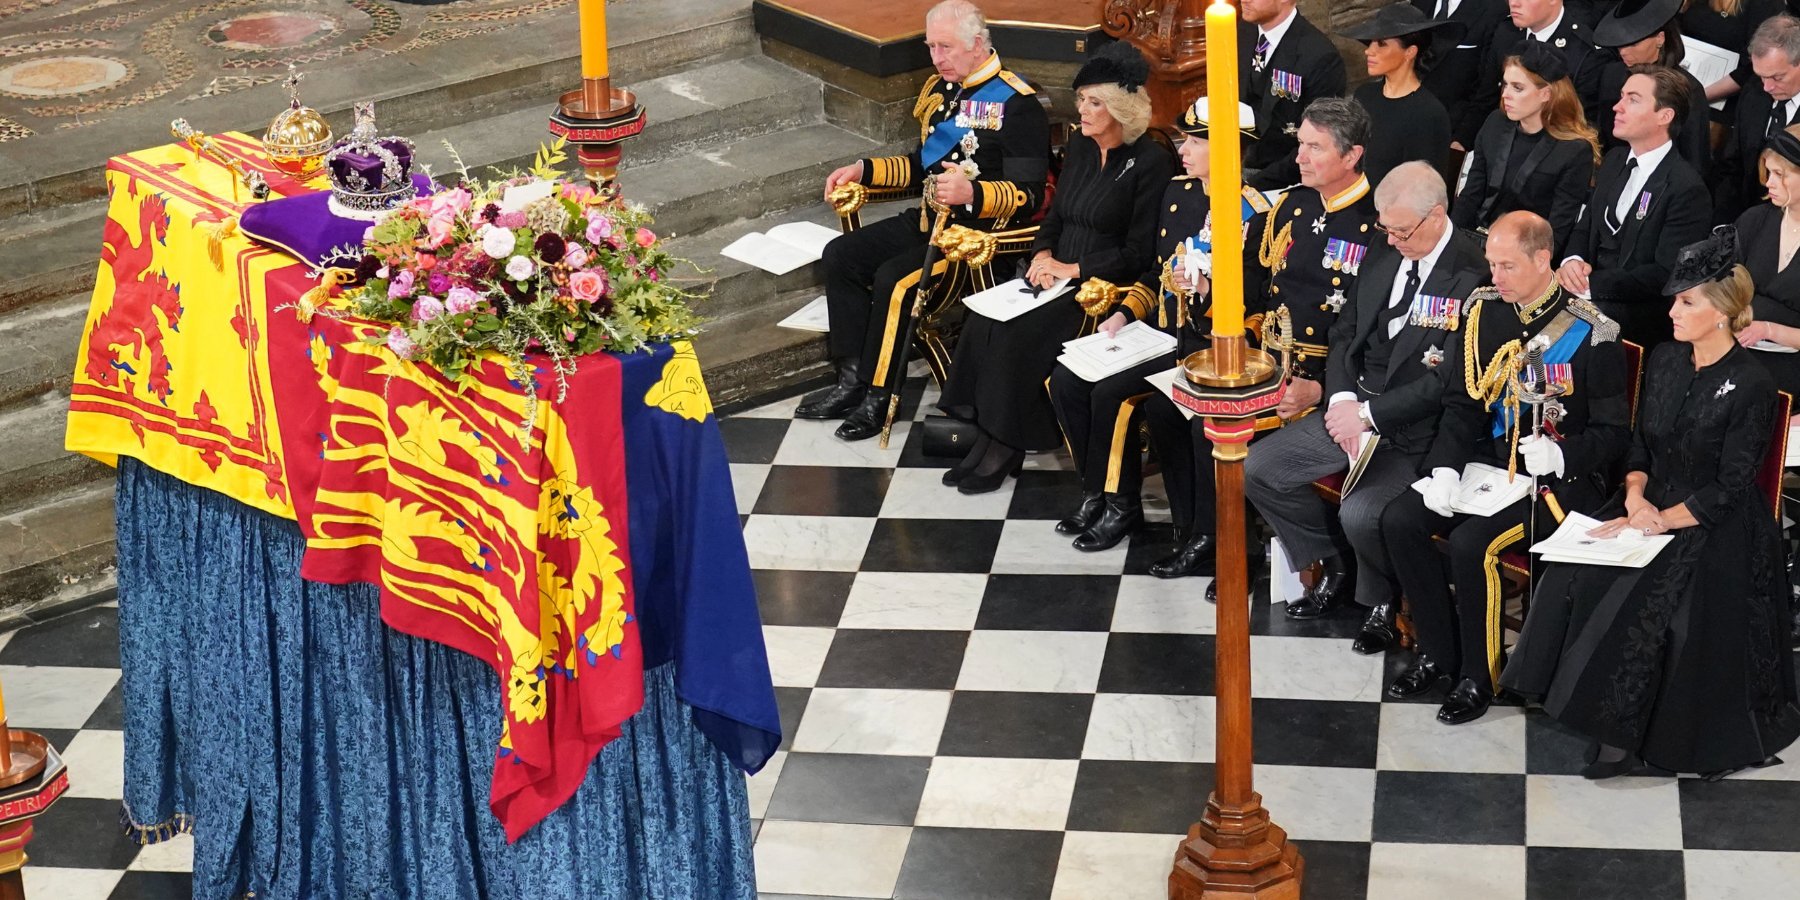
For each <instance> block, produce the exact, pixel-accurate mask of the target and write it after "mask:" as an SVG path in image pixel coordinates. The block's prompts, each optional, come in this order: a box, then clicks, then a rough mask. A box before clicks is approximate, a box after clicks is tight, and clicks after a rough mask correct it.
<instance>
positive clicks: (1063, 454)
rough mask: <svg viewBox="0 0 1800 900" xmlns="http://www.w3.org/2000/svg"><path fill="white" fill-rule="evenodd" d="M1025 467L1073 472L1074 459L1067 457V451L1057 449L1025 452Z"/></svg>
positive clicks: (1047, 470)
mask: <svg viewBox="0 0 1800 900" xmlns="http://www.w3.org/2000/svg"><path fill="white" fill-rule="evenodd" d="M1025 468H1026V469H1030V470H1035V471H1039V472H1073V471H1075V461H1074V460H1073V459H1070V458H1069V451H1067V450H1061V449H1058V450H1053V451H1051V452H1049V453H1030V454H1027V455H1026V456H1025Z"/></svg>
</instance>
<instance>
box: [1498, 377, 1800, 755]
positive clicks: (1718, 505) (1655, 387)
mask: <svg viewBox="0 0 1800 900" xmlns="http://www.w3.org/2000/svg"><path fill="white" fill-rule="evenodd" d="M1692 360H1693V356H1692V347H1691V345H1689V344H1686V343H1681V342H1671V343H1667V344H1663V345H1662V346H1660V347H1657V348H1656V350H1655V351H1654V352H1653V353H1652V354H1651V356H1650V360H1649V364H1648V365H1647V366H1646V369H1647V375H1646V381H1645V387H1644V401H1643V406H1642V408H1641V410H1640V411H1639V416H1638V427H1637V432H1636V435H1635V438H1634V441H1633V445H1632V450H1631V455H1630V457H1629V458H1628V460H1627V470H1628V471H1636V472H1645V473H1648V475H1649V481H1648V483H1647V484H1646V485H1645V487H1644V497H1645V499H1647V500H1649V501H1650V502H1652V503H1654V504H1656V505H1657V507H1658V508H1662V509H1667V508H1668V507H1670V506H1673V505H1675V504H1677V503H1685V504H1686V505H1687V508H1688V511H1689V512H1691V513H1693V515H1694V518H1695V519H1696V520H1697V521H1698V523H1699V524H1698V525H1696V526H1694V527H1690V528H1682V529H1677V530H1675V531H1673V532H1671V534H1673V535H1674V540H1673V541H1672V542H1671V543H1670V544H1669V545H1668V546H1667V547H1665V548H1663V551H1662V552H1661V553H1659V554H1658V555H1657V557H1656V559H1655V560H1654V561H1652V562H1651V563H1650V565H1648V566H1646V567H1644V568H1642V569H1626V568H1616V567H1609V566H1584V565H1567V564H1561V563H1553V564H1551V565H1550V567H1549V568H1548V570H1546V571H1545V573H1544V576H1543V579H1542V581H1541V582H1540V583H1539V586H1538V589H1537V591H1536V592H1535V596H1534V600H1533V604H1532V607H1531V612H1530V614H1529V615H1528V616H1527V617H1526V621H1525V628H1524V631H1523V632H1522V633H1521V634H1520V636H1519V643H1518V646H1517V647H1516V648H1515V649H1514V651H1513V654H1512V660H1511V662H1510V663H1509V664H1508V666H1507V667H1506V670H1505V672H1504V673H1502V675H1501V678H1500V683H1501V685H1502V686H1503V687H1506V688H1508V689H1510V690H1512V691H1514V692H1516V693H1519V694H1522V695H1524V696H1526V697H1529V698H1532V699H1535V700H1539V701H1541V702H1542V703H1543V706H1544V711H1545V712H1547V713H1549V714H1550V715H1551V716H1552V717H1554V718H1556V719H1557V720H1559V721H1561V722H1563V723H1564V724H1566V725H1569V726H1570V727H1572V728H1574V729H1576V730H1578V731H1581V732H1582V733H1584V734H1586V735H1588V736H1589V737H1591V738H1593V739H1594V740H1597V741H1601V742H1603V743H1606V744H1611V745H1613V746H1615V747H1621V748H1624V749H1627V750H1631V751H1635V752H1636V753H1638V754H1639V755H1640V756H1641V757H1642V758H1643V759H1644V761H1646V762H1648V763H1650V764H1651V765H1655V766H1659V767H1661V768H1664V769H1669V770H1671V771H1676V772H1717V771H1722V770H1727V769H1735V768H1739V767H1742V766H1747V765H1753V764H1755V763H1758V762H1761V761H1762V760H1764V759H1766V758H1767V757H1769V756H1771V755H1773V754H1775V753H1776V752H1777V751H1779V750H1781V749H1782V748H1783V747H1785V746H1787V745H1788V743H1790V742H1791V741H1793V740H1794V738H1795V736H1796V735H1800V704H1797V702H1796V694H1795V685H1794V667H1793V663H1792V660H1791V658H1790V654H1791V651H1790V650H1789V647H1788V644H1787V642H1786V637H1787V629H1786V628H1785V627H1784V625H1783V611H1784V610H1785V609H1786V602H1785V591H1786V590H1787V582H1786V579H1785V578H1784V577H1783V567H1782V555H1781V547H1780V537H1779V533H1778V532H1777V530H1776V523H1775V519H1774V516H1773V513H1772V512H1771V511H1770V508H1769V503H1768V500H1767V499H1766V498H1765V497H1764V495H1763V492H1762V491H1761V489H1760V488H1758V487H1757V484H1756V475H1757V472H1758V470H1759V468H1760V463H1761V460H1762V458H1763V454H1764V452H1765V450H1766V449H1767V447H1768V444H1769V439H1770V436H1771V434H1772V428H1773V426H1774V415H1775V410H1774V403H1775V385H1774V383H1773V381H1772V380H1771V379H1770V377H1769V374H1768V372H1767V371H1765V370H1764V369H1763V367H1762V366H1761V365H1759V364H1758V363H1757V361H1756V360H1755V359H1753V358H1751V352H1750V351H1748V350H1743V349H1741V348H1739V347H1738V346H1737V345H1735V344H1733V345H1732V348H1731V350H1730V352H1728V353H1726V354H1725V356H1724V357H1723V358H1722V359H1720V360H1719V361H1718V362H1716V363H1713V364H1712V365H1710V366H1707V367H1706V368H1704V369H1701V370H1700V371H1698V372H1696V371H1695V370H1694V366H1693V361H1692ZM1623 509H1624V494H1623V492H1621V493H1620V494H1618V495H1617V496H1615V497H1614V499H1613V501H1612V503H1611V504H1609V506H1608V507H1607V508H1605V509H1603V510H1602V511H1601V512H1600V513H1599V514H1597V515H1596V518H1599V519H1603V520H1604V519H1607V518H1611V517H1613V516H1618V515H1623Z"/></svg>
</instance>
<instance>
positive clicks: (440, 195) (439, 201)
mask: <svg viewBox="0 0 1800 900" xmlns="http://www.w3.org/2000/svg"><path fill="white" fill-rule="evenodd" d="M474 199H475V197H474V195H472V194H470V193H469V192H468V190H467V189H465V188H460V187H459V188H454V189H452V190H448V191H439V192H437V193H435V194H433V195H431V207H430V209H431V217H432V218H434V219H436V218H445V219H448V218H452V217H454V216H460V215H462V214H463V213H465V212H468V211H469V204H470V203H471V202H473V201H474Z"/></svg>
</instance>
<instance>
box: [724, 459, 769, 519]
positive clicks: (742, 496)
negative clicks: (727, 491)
mask: <svg viewBox="0 0 1800 900" xmlns="http://www.w3.org/2000/svg"><path fill="white" fill-rule="evenodd" d="M768 480H769V467H768V466H765V465H762V464H760V463H732V464H731V492H732V493H733V494H735V495H736V496H737V511H738V512H739V513H740V514H744V515H748V514H749V513H750V511H751V510H753V509H755V508H756V498H757V497H760V496H762V489H763V482H765V481H768Z"/></svg>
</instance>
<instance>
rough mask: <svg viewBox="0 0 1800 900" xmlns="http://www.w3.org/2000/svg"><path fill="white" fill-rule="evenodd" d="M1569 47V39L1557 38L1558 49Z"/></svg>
mask: <svg viewBox="0 0 1800 900" xmlns="http://www.w3.org/2000/svg"><path fill="white" fill-rule="evenodd" d="M1567 46H1569V39H1568V38H1557V39H1556V49H1558V50H1561V49H1562V48H1564V47H1567Z"/></svg>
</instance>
